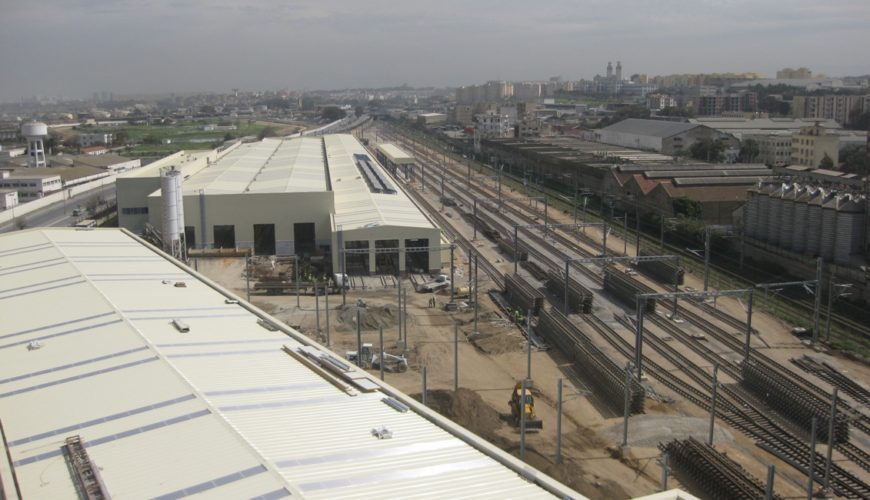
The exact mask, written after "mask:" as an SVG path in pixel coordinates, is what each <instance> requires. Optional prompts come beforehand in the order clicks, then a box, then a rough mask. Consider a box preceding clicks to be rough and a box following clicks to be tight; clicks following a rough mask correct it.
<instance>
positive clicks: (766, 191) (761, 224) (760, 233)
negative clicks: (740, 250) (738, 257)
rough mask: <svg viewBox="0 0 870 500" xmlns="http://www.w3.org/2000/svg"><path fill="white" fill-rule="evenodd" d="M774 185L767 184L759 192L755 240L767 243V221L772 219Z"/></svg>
mask: <svg viewBox="0 0 870 500" xmlns="http://www.w3.org/2000/svg"><path fill="white" fill-rule="evenodd" d="M771 191H773V185H772V184H766V185H765V186H764V187H762V188H761V190H760V191H759V192H758V218H757V219H756V220H757V226H756V230H755V239H757V240H760V241H767V221H768V220H769V219H770V192H771Z"/></svg>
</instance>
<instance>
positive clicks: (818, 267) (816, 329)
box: [813, 257, 822, 345]
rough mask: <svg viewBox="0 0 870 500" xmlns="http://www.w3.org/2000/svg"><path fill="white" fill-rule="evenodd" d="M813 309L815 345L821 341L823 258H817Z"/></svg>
mask: <svg viewBox="0 0 870 500" xmlns="http://www.w3.org/2000/svg"><path fill="white" fill-rule="evenodd" d="M815 299H816V300H815V306H814V307H815V308H814V309H813V345H816V343H817V342H818V341H819V315H820V314H821V308H822V258H821V257H819V258H818V259H816V293H815Z"/></svg>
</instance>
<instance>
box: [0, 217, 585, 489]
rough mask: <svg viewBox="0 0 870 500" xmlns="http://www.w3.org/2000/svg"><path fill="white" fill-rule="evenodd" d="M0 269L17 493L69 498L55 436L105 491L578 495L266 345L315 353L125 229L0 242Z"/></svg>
mask: <svg viewBox="0 0 870 500" xmlns="http://www.w3.org/2000/svg"><path fill="white" fill-rule="evenodd" d="M0 277H2V279H0V316H2V318H3V321H2V323H0V418H2V423H3V427H4V430H5V437H6V440H7V442H8V444H9V451H10V452H11V456H12V461H13V463H14V465H15V471H16V473H17V476H18V480H19V483H20V485H21V488H22V494H23V496H24V497H25V498H70V497H74V496H75V490H74V484H73V480H72V479H71V475H70V472H69V471H68V469H67V466H66V464H65V461H64V456H63V452H62V448H61V447H62V445H63V443H64V440H65V438H67V437H69V436H72V435H80V436H81V438H82V440H83V441H84V442H85V447H86V450H87V452H88V454H89V456H90V458H91V460H92V461H93V462H94V464H95V466H96V467H97V470H98V471H99V474H100V476H101V479H102V481H103V483H104V484H105V486H106V489H107V490H108V492H109V493H110V494H111V495H112V496H115V497H117V498H122V497H127V498H153V497H163V496H165V498H179V497H182V496H186V495H189V494H193V493H201V494H204V495H208V496H211V497H215V498H244V497H248V498H250V497H262V498H282V497H285V496H291V495H292V496H294V497H301V498H341V497H353V498H379V499H380V498H384V497H392V498H411V497H413V498H439V499H440V498H463V497H475V498H551V497H553V496H554V492H555V496H573V497H577V498H579V497H580V496H579V495H577V494H576V492H572V491H570V490H568V489H567V488H565V487H564V486H562V485H559V484H558V483H555V482H553V481H552V480H551V479H550V478H548V477H546V476H543V475H541V474H540V473H538V472H537V471H535V470H534V469H531V468H528V467H525V466H523V465H521V464H519V463H518V462H516V461H515V460H513V459H512V458H510V457H507V455H505V454H503V453H501V452H499V451H497V450H495V449H494V448H492V447H491V445H488V444H487V443H484V442H483V441H482V440H480V439H479V438H477V437H475V436H473V435H471V434H468V433H467V432H466V431H464V430H461V429H460V428H458V427H456V426H455V425H453V424H452V423H449V422H447V421H445V420H444V419H443V418H441V417H438V416H436V415H435V414H434V413H432V412H431V411H429V410H427V409H422V408H421V407H420V406H419V405H417V404H416V403H413V402H411V401H410V400H409V399H408V398H407V397H406V396H404V395H402V394H400V393H398V392H395V390H394V389H392V388H390V387H389V386H385V385H384V386H379V385H378V382H377V381H375V379H373V378H371V377H369V376H368V375H367V374H364V372H361V371H358V370H356V369H355V368H353V367H350V368H349V374H350V376H352V377H362V379H361V380H362V385H364V386H365V385H369V386H371V387H372V388H373V389H374V390H372V391H371V392H364V391H362V390H359V391H352V390H351V391H345V390H341V389H340V388H339V386H341V384H335V380H334V379H333V380H330V377H328V376H322V375H320V374H318V373H317V371H316V369H314V368H310V367H309V366H306V365H305V364H304V363H303V362H302V361H299V360H297V359H296V358H294V357H292V356H290V355H288V354H287V353H285V352H284V351H282V347H286V348H288V349H290V350H293V351H296V350H298V349H300V348H303V347H304V346H307V347H304V348H305V349H313V351H312V352H313V353H315V354H317V355H320V354H323V353H326V354H327V355H331V353H329V352H328V351H325V350H323V349H322V348H320V347H319V346H317V345H315V344H311V343H310V342H309V341H308V340H307V339H305V338H304V337H303V336H301V335H299V334H298V332H295V331H292V330H289V329H287V328H286V327H282V328H283V331H281V330H279V331H274V332H273V331H269V330H267V329H266V328H263V327H262V326H260V325H259V324H258V320H259V319H266V320H267V321H273V322H275V321H277V320H274V318H271V317H269V316H267V315H266V314H265V313H263V312H262V311H259V310H258V309H256V308H253V307H252V306H249V305H248V304H246V303H244V302H243V301H240V302H239V303H226V302H225V300H226V299H227V298H228V297H230V298H236V297H234V296H232V295H231V294H229V292H226V291H224V290H223V289H221V288H220V287H218V286H217V285H215V284H213V283H211V282H210V281H208V280H207V279H205V278H203V277H201V276H199V275H196V274H195V273H193V271H191V270H189V269H188V268H186V267H183V266H181V265H177V264H176V263H175V262H174V261H172V260H170V259H169V258H167V257H166V256H165V255H164V254H163V253H161V252H159V251H156V250H154V249H153V248H151V247H150V246H147V245H145V244H143V243H142V242H141V241H140V240H138V239H137V238H136V237H134V236H133V235H131V234H130V233H129V232H127V231H124V230H115V229H105V230H73V229H71V228H47V229H32V230H26V231H20V232H15V233H7V234H4V235H2V236H0ZM177 283H184V285H185V286H183V287H182V286H176V284H177ZM173 319H178V320H181V321H183V322H184V323H186V324H187V325H188V326H189V331H188V332H186V333H182V332H180V331H178V330H177V329H176V328H175V327H173V325H172V324H171V321H172V320H173ZM34 342H38V344H35V343H34ZM37 345H38V348H36V347H37ZM379 387H380V388H379ZM390 395H391V396H392V397H394V398H396V399H397V400H400V401H403V402H404V403H405V404H407V405H408V406H409V407H410V408H411V410H410V411H407V412H404V413H403V412H399V411H397V410H395V409H393V408H392V407H390V406H388V405H387V404H385V403H384V402H382V399H384V398H385V396H390ZM380 426H386V427H387V428H388V429H389V430H391V431H392V433H393V437H392V439H384V440H381V439H377V438H375V437H374V436H373V435H372V432H371V431H372V429H373V428H376V427H380ZM4 461H5V454H4V456H3V457H2V458H0V472H2V471H4V470H8V469H7V464H4V463H3V462H4ZM520 471H522V474H523V475H525V476H526V477H529V478H534V479H535V481H536V482H530V481H528V480H526V479H524V478H523V477H522V476H521V475H520ZM5 479H6V478H4V481H3V484H4V487H5V488H7V489H8V488H11V487H12V486H11V481H7V480H5ZM544 486H546V487H547V488H549V489H545V487H544Z"/></svg>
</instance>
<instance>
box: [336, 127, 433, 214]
mask: <svg viewBox="0 0 870 500" xmlns="http://www.w3.org/2000/svg"><path fill="white" fill-rule="evenodd" d="M323 141H324V144H325V145H326V158H327V163H328V164H329V177H330V179H331V181H332V190H333V191H334V192H335V225H336V228H337V227H338V226H341V227H342V229H343V230H345V231H347V230H351V229H359V228H364V227H375V226H405V227H421V228H433V227H434V226H433V225H432V223H431V222H430V221H429V219H427V218H426V217H425V216H424V215H423V213H422V212H420V210H419V209H418V208H417V205H415V204H414V203H413V202H412V201H411V199H410V198H408V196H407V195H406V194H405V192H404V191H402V188H401V187H400V186H399V185H398V184H397V183H395V182H393V184H394V185H395V187H396V188H397V192H395V193H389V194H387V193H372V192H371V191H370V190H369V188H368V185H367V184H366V181H365V178H364V177H363V176H362V174H361V173H360V171H359V169H358V168H357V166H356V162H355V161H354V156H353V155H354V154H364V155H368V151H367V150H366V149H365V148H364V147H363V145H362V144H360V143H359V141H357V140H356V139H355V138H354V137H353V136H352V135H349V134H333V135H326V136H324V137H323ZM370 160H371V163H372V165H374V167H375V168H376V169H378V170H379V171H380V173H381V175H383V176H384V177H389V176H388V174H387V172H386V170H384V168H383V167H381V165H380V164H379V163H378V162H377V161H376V160H375V159H374V158H371V157H370Z"/></svg>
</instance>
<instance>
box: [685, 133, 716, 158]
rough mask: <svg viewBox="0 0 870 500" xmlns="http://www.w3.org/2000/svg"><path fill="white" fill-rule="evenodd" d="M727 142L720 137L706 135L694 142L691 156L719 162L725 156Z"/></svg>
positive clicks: (690, 149)
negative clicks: (714, 137) (712, 137)
mask: <svg viewBox="0 0 870 500" xmlns="http://www.w3.org/2000/svg"><path fill="white" fill-rule="evenodd" d="M724 153H725V143H724V142H722V141H720V140H719V139H710V138H709V137H704V138H702V139H699V140H697V141H695V142H694V144H692V146H691V147H690V148H689V156H691V157H692V158H694V159H696V160H704V161H712V162H719V161H722V160H723V159H724V158H725V154H724Z"/></svg>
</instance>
